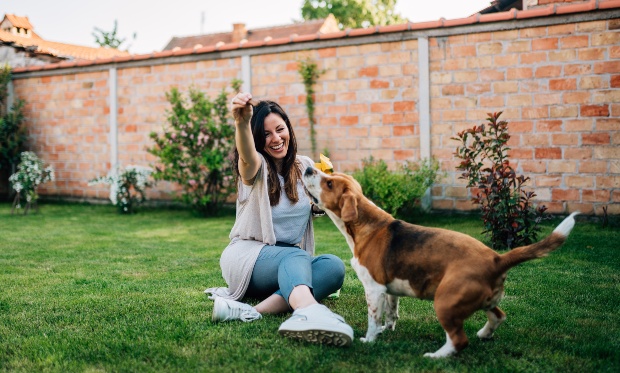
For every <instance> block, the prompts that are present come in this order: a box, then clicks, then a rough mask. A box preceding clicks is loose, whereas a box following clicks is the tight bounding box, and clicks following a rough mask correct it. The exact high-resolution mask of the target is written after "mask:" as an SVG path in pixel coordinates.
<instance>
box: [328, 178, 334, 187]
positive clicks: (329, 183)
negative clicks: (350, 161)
mask: <svg viewBox="0 0 620 373" xmlns="http://www.w3.org/2000/svg"><path fill="white" fill-rule="evenodd" d="M332 186H334V185H333V184H332V181H331V180H327V187H328V188H329V189H331V188H332Z"/></svg>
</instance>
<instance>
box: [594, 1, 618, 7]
mask: <svg viewBox="0 0 620 373" xmlns="http://www.w3.org/2000/svg"><path fill="white" fill-rule="evenodd" d="M598 8H599V9H612V8H620V0H599V3H598Z"/></svg>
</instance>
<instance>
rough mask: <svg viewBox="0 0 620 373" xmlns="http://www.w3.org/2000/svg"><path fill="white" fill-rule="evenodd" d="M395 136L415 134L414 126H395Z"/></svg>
mask: <svg viewBox="0 0 620 373" xmlns="http://www.w3.org/2000/svg"><path fill="white" fill-rule="evenodd" d="M393 133H394V136H408V135H413V134H414V128H413V126H394V131H393Z"/></svg>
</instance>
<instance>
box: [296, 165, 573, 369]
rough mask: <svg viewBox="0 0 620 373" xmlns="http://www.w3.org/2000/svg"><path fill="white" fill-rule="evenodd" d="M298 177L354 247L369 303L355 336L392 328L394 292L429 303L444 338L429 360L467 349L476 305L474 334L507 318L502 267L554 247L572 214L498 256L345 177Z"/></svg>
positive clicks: (485, 333) (371, 336)
mask: <svg viewBox="0 0 620 373" xmlns="http://www.w3.org/2000/svg"><path fill="white" fill-rule="evenodd" d="M303 180H304V184H305V185H306V188H307V190H308V192H309V194H310V196H311V198H312V199H313V200H314V202H315V203H316V204H317V205H318V206H319V207H320V208H321V209H323V210H325V212H326V213H327V215H329V217H330V218H331V219H332V220H333V222H334V223H335V224H336V226H337V227H338V229H339V230H340V232H342V234H343V235H344V237H345V238H346V241H347V243H348V245H349V247H350V248H351V251H352V252H353V258H352V259H351V266H352V267H353V269H354V270H355V272H356V273H357V276H358V278H359V279H360V280H361V281H362V284H363V285H364V291H365V293H366V302H367V304H368V330H367V332H366V337H364V338H361V340H362V341H363V342H372V341H374V340H375V338H377V335H379V334H380V333H381V332H382V331H383V330H386V329H392V330H393V329H394V328H395V326H396V320H397V319H398V298H399V297H402V296H409V297H414V298H420V299H427V300H433V301H434V304H433V306H434V308H435V312H436V314H437V318H438V319H439V322H440V324H441V326H442V327H443V329H444V330H445V332H446V343H445V344H444V345H443V347H441V348H440V349H439V350H437V351H435V352H429V353H426V354H424V356H427V357H432V358H441V357H446V356H450V355H452V354H455V353H457V352H459V351H461V350H462V349H464V348H465V347H466V346H467V344H468V340H467V336H466V335H465V332H464V331H463V322H464V321H465V319H467V318H468V317H469V316H471V315H472V314H473V313H474V312H476V311H478V310H484V311H485V312H486V315H487V318H488V321H487V323H486V324H485V325H484V327H483V328H482V329H480V331H478V337H479V338H481V339H488V338H491V337H492V336H493V332H495V329H497V327H498V326H499V325H500V324H501V323H502V322H503V321H504V320H505V319H506V314H505V313H504V312H503V311H502V310H501V309H500V308H499V307H498V304H499V302H500V300H501V298H502V296H503V293H504V280H505V279H506V272H507V271H508V270H509V269H510V268H512V267H514V266H516V265H517V264H519V263H522V262H525V261H527V260H531V259H535V258H540V257H543V256H546V255H547V254H548V253H549V252H551V251H553V250H555V249H557V248H558V247H560V245H562V243H564V241H565V240H566V238H567V237H568V235H569V233H570V231H571V230H572V229H573V226H574V225H575V219H574V216H575V215H576V214H578V212H575V213H572V214H571V215H570V216H569V217H567V218H566V219H564V221H563V222H562V223H561V224H560V225H559V226H558V227H557V228H556V229H555V230H554V231H553V233H551V235H549V236H548V237H546V238H545V239H544V240H542V241H540V242H537V243H535V244H532V245H529V246H523V247H518V248H515V249H513V250H511V251H509V252H507V253H505V254H499V253H497V252H495V251H493V250H491V249H490V248H488V247H487V246H485V245H484V244H483V243H481V242H480V241H478V240H476V239H474V238H472V237H470V236H468V235H465V234H463V233H459V232H454V231H450V230H446V229H439V228H427V227H422V226H419V225H413V224H409V223H407V222H404V221H402V220H397V219H394V218H393V217H392V216H391V215H390V214H388V213H387V212H385V211H383V210H382V209H380V208H379V207H377V206H376V205H375V204H373V203H372V202H371V201H370V200H368V199H367V198H366V197H364V195H363V194H362V188H361V186H360V185H359V183H358V182H357V181H356V180H355V179H353V178H352V177H351V176H349V175H345V174H341V173H333V174H331V175H327V174H325V173H323V172H321V171H318V170H316V169H314V168H312V167H308V169H306V171H305V173H304V176H303ZM384 316H385V323H384V324H383V325H381V322H382V319H383V317H384Z"/></svg>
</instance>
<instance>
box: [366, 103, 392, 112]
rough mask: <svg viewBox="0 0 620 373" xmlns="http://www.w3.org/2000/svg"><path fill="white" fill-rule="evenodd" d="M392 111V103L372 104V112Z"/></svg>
mask: <svg viewBox="0 0 620 373" xmlns="http://www.w3.org/2000/svg"><path fill="white" fill-rule="evenodd" d="M391 111H392V104H391V103H388V102H375V103H372V104H370V112H371V113H389V112H391Z"/></svg>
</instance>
